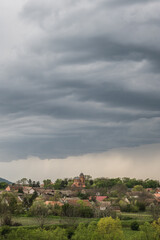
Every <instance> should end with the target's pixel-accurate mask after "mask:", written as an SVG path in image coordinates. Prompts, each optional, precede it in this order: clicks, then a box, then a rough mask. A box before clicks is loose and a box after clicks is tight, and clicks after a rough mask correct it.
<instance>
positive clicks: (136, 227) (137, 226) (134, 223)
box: [131, 221, 139, 231]
mask: <svg viewBox="0 0 160 240" xmlns="http://www.w3.org/2000/svg"><path fill="white" fill-rule="evenodd" d="M131 229H132V230H134V231H138V230H139V223H138V222H137V221H134V222H132V223H131Z"/></svg>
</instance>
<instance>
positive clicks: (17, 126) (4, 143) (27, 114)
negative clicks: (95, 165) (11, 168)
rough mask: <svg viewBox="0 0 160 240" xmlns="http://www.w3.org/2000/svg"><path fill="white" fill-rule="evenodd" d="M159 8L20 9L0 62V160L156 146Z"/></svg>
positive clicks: (95, 4) (44, 5) (59, 5)
mask: <svg viewBox="0 0 160 240" xmlns="http://www.w3.org/2000/svg"><path fill="white" fill-rule="evenodd" d="M105 3H106V4H105ZM139 4H141V6H143V10H142V11H140V10H139V7H140V6H139ZM150 4H151V5H152V6H151V5H150ZM158 4H159V3H158V2H157V1H152V2H151V1H142V0H141V1H129V0H128V1H127V0H126V1H124V0H123V1H122V0H121V1H109V0H108V1H105V2H104V1H98V0H94V1H92V2H90V1H86V0H85V1H80V2H75V1H71V0H65V1H64V0H61V1H59V2H52V1H50V0H47V1H45V2H44V1H42V0H35V1H34V2H33V1H27V2H26V4H25V5H23V6H22V10H21V12H19V13H17V16H19V21H20V22H21V24H22V25H23V31H22V30H21V31H22V32H21V34H19V35H18V36H19V38H17V41H20V44H19V45H18V43H17V45H16V47H15V46H14V47H13V49H14V51H13V49H12V51H13V52H14V54H13V56H12V55H11V57H10V58H9V59H8V60H7V61H6V60H5V61H1V62H0V63H1V65H0V74H1V79H0V83H1V88H0V104H1V107H0V123H1V126H0V134H1V140H0V160H1V161H9V160H12V159H18V158H26V157H27V156H30V155H34V156H38V157H41V158H51V157H58V158H61V157H66V156H70V155H79V154H84V153H92V152H100V151H106V150H108V149H111V148H116V147H126V146H127V147H128V146H138V145H140V144H149V143H158V142H159V141H160V139H159V138H160V137H159V136H158V134H157V133H158V132H159V130H160V129H159V126H160V125H159V123H160V106H159V102H160V82H159V77H160V76H159V75H160V74H159V66H160V48H159V37H160V34H159V25H158V23H160V17H159V16H160V15H159V10H158V6H159V5H158ZM111 5H112V6H115V7H111ZM122 5H123V7H122V8H119V6H122ZM137 5H138V6H137ZM116 6H117V7H118V8H116ZM24 30H25V31H24ZM23 36H25V37H24V38H23ZM20 37H22V39H20Z"/></svg>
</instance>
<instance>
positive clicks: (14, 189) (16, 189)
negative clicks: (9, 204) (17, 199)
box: [5, 185, 22, 192]
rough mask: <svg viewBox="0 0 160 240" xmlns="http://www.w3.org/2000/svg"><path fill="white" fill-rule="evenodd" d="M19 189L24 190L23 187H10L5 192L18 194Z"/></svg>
mask: <svg viewBox="0 0 160 240" xmlns="http://www.w3.org/2000/svg"><path fill="white" fill-rule="evenodd" d="M19 189H22V186H21V185H8V186H7V187H6V189H5V190H6V191H7V192H18V190H19Z"/></svg>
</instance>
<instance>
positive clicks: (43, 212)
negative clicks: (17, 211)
mask: <svg viewBox="0 0 160 240" xmlns="http://www.w3.org/2000/svg"><path fill="white" fill-rule="evenodd" d="M30 213H31V214H32V215H33V216H35V217H36V219H37V222H38V223H39V225H40V227H41V228H43V226H44V223H45V220H46V217H47V216H48V208H47V206H46V205H45V203H44V202H43V201H35V202H34V203H33V205H32V206H31V208H30Z"/></svg>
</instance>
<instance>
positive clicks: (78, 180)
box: [72, 173, 86, 188]
mask: <svg viewBox="0 0 160 240" xmlns="http://www.w3.org/2000/svg"><path fill="white" fill-rule="evenodd" d="M72 187H77V188H85V187H86V186H85V177H84V174H83V173H81V174H80V175H79V177H75V178H74V182H73V184H72Z"/></svg>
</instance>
